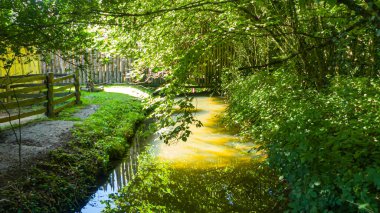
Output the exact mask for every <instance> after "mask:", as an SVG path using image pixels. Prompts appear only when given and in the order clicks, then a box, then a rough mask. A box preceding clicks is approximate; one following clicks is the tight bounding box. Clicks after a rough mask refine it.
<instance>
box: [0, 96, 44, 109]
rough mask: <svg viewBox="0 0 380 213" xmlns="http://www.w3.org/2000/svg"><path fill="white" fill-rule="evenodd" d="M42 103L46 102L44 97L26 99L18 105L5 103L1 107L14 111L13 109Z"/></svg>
mask: <svg viewBox="0 0 380 213" xmlns="http://www.w3.org/2000/svg"><path fill="white" fill-rule="evenodd" d="M43 101H46V97H39V98H33V99H26V100H22V101H19V102H18V103H17V102H10V103H5V104H4V105H3V107H5V109H15V108H18V107H25V106H30V105H34V104H38V103H41V102H43Z"/></svg>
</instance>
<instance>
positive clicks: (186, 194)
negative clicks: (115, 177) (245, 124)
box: [104, 151, 285, 212]
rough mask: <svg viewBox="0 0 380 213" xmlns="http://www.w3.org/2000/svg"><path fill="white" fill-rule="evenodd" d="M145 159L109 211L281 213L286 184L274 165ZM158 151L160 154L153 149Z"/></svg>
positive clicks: (143, 156)
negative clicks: (199, 165)
mask: <svg viewBox="0 0 380 213" xmlns="http://www.w3.org/2000/svg"><path fill="white" fill-rule="evenodd" d="M150 152H151V151H149V152H147V153H142V154H140V155H139V161H138V165H139V168H138V172H137V174H136V176H135V177H134V179H133V180H132V181H130V182H129V183H128V185H127V186H126V187H124V188H123V189H122V190H121V191H119V193H117V194H115V195H113V196H112V199H113V204H115V205H113V204H111V203H110V202H108V204H107V207H106V209H105V210H104V211H105V212H222V211H227V212H250V211H257V212H279V211H282V210H283V208H284V207H285V205H284V204H285V203H281V202H277V196H279V195H280V194H277V193H276V192H275V191H277V190H279V188H280V185H281V183H279V181H278V180H277V179H276V178H275V177H276V175H275V174H274V172H273V171H272V170H270V169H268V167H266V166H263V165H260V164H258V163H257V162H254V161H253V162H250V163H247V164H236V165H235V164H234V165H231V166H229V167H226V168H208V169H207V168H204V169H194V168H173V167H171V166H170V164H168V163H166V162H162V161H160V160H159V159H156V158H155V157H154V154H152V153H150ZM153 152H154V151H153Z"/></svg>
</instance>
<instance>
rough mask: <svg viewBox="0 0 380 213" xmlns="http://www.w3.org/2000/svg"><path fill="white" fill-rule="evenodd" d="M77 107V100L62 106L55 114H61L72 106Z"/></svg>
mask: <svg viewBox="0 0 380 213" xmlns="http://www.w3.org/2000/svg"><path fill="white" fill-rule="evenodd" d="M74 105H75V100H73V101H71V102H69V103H67V104H65V105H63V106H60V107H58V108H57V109H55V110H54V114H57V113H59V112H61V111H62V110H64V109H66V108H68V107H71V106H74Z"/></svg>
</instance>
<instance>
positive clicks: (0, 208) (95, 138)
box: [0, 92, 145, 212]
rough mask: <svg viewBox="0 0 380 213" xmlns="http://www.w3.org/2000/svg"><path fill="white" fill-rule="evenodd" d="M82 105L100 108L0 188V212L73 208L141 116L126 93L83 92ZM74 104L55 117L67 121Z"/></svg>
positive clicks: (124, 143) (124, 145)
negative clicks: (64, 141) (68, 138)
mask: <svg viewBox="0 0 380 213" xmlns="http://www.w3.org/2000/svg"><path fill="white" fill-rule="evenodd" d="M82 100H83V101H84V105H88V104H96V105H99V106H100V107H99V109H98V110H97V111H96V112H95V113H94V114H93V115H91V116H90V117H89V118H87V119H86V120H85V121H83V122H82V123H78V124H76V126H75V129H74V130H73V132H72V138H71V141H70V142H68V143H67V144H66V145H64V146H63V147H60V148H58V149H56V150H53V151H51V152H50V153H49V154H48V156H47V157H46V158H44V159H42V160H39V161H38V162H36V163H35V165H33V166H32V168H30V169H28V170H27V171H25V172H24V173H23V174H22V176H21V177H20V178H18V179H15V180H10V181H9V182H8V183H7V185H6V186H4V187H3V188H2V190H1V192H0V196H1V202H0V212H71V211H74V210H75V209H77V208H78V207H79V206H80V204H81V202H83V201H84V200H85V199H86V198H87V197H88V196H89V193H90V192H91V191H92V190H93V189H94V187H96V178H97V177H98V176H100V175H104V174H105V173H106V171H107V170H108V169H109V168H108V166H109V163H110V161H111V160H114V159H119V158H121V157H122V156H123V155H124V153H125V151H126V149H127V148H128V144H129V143H128V139H130V138H131V137H132V136H133V134H134V131H135V127H136V124H138V123H139V122H140V121H142V120H143V119H144V117H145V115H144V111H143V107H142V104H141V102H140V101H139V100H137V99H134V98H132V97H130V96H127V95H124V94H116V93H103V92H102V93H86V92H83V95H82ZM74 111H75V110H74V109H70V110H68V111H66V112H64V113H62V114H61V116H60V117H58V118H57V119H60V118H61V119H66V120H70V116H71V114H72V112H74Z"/></svg>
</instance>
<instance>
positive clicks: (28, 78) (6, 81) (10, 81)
mask: <svg viewBox="0 0 380 213" xmlns="http://www.w3.org/2000/svg"><path fill="white" fill-rule="evenodd" d="M45 79H46V76H45V75H33V76H25V77H20V76H17V77H14V78H5V79H2V80H0V82H1V83H2V84H16V83H24V82H31V81H38V80H45Z"/></svg>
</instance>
